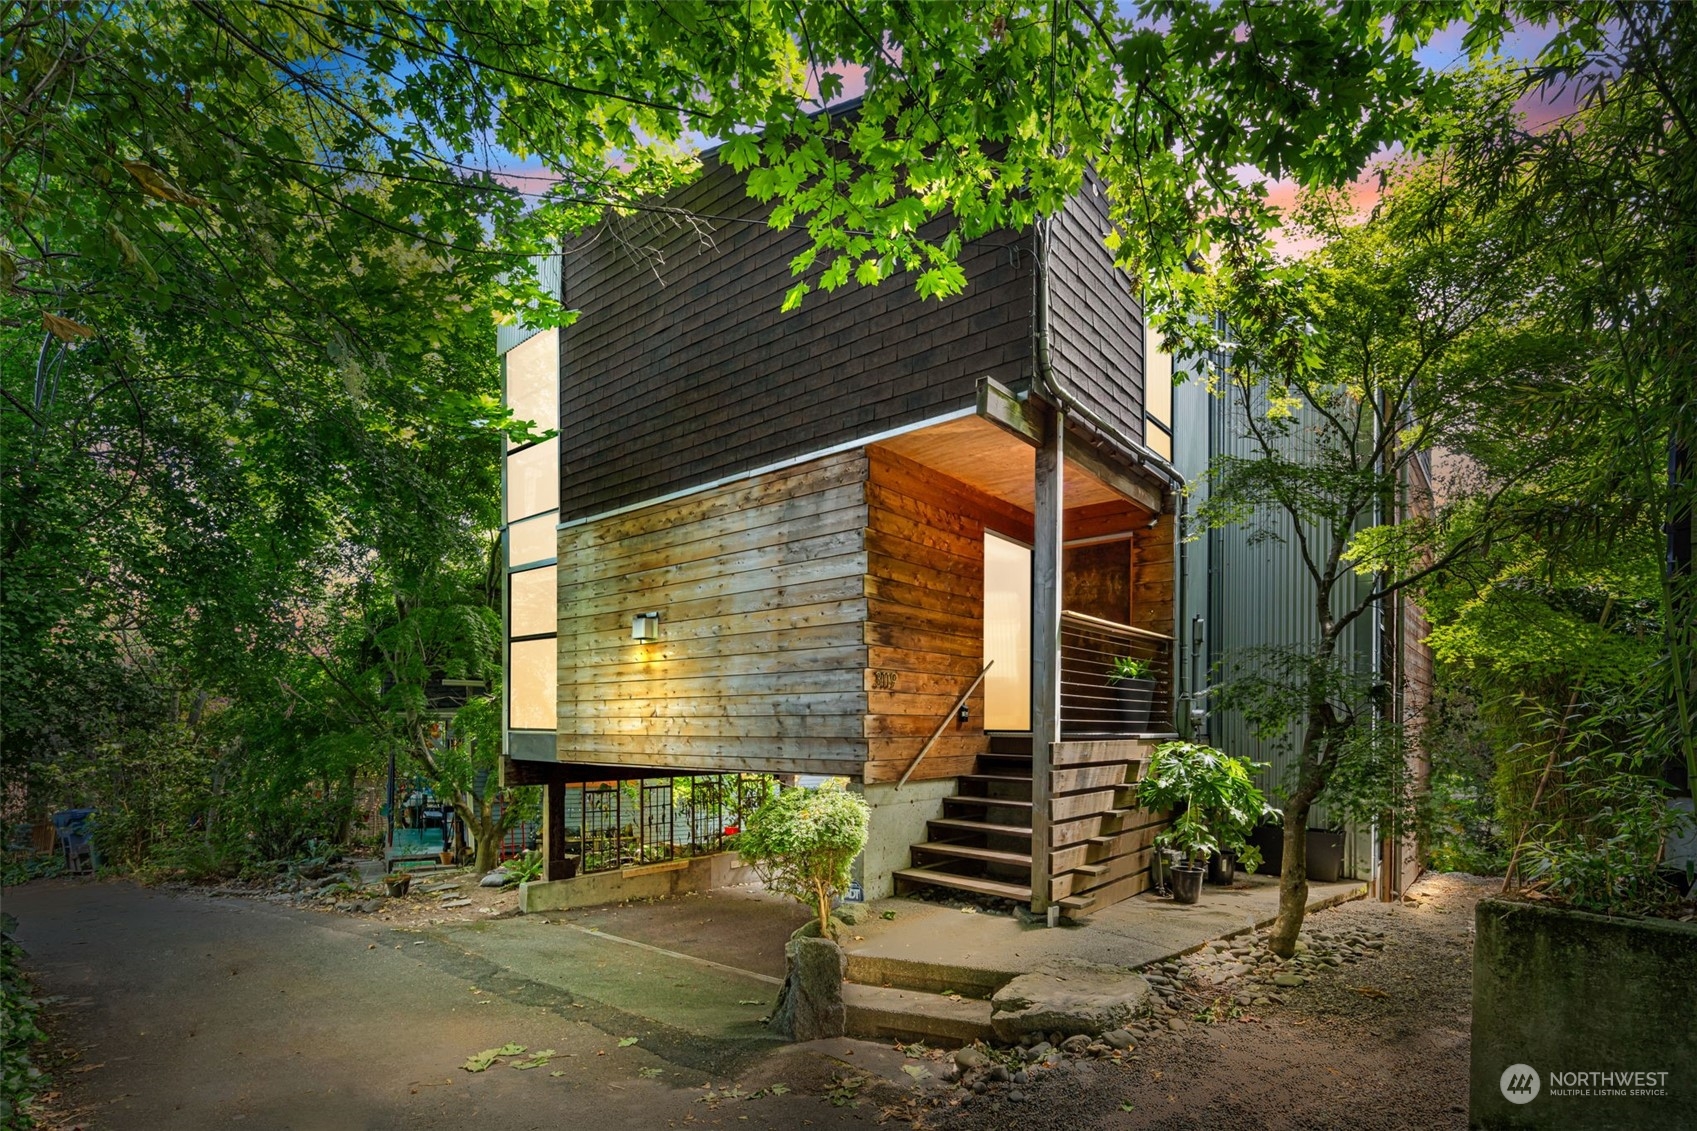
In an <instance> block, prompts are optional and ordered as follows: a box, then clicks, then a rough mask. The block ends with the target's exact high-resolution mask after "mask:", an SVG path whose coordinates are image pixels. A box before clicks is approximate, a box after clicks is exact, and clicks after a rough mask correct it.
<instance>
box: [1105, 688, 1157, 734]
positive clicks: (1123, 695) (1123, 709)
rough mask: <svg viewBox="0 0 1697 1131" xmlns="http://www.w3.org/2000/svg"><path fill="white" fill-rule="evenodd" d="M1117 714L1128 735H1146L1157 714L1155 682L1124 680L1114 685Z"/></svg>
mask: <svg viewBox="0 0 1697 1131" xmlns="http://www.w3.org/2000/svg"><path fill="white" fill-rule="evenodd" d="M1113 687H1114V698H1115V701H1116V702H1115V707H1116V710H1115V713H1116V714H1117V715H1118V716H1119V724H1120V726H1121V728H1122V729H1123V730H1124V732H1125V733H1127V734H1145V733H1147V732H1148V730H1149V720H1150V719H1151V718H1153V717H1154V714H1155V681H1154V680H1152V679H1147V678H1145V679H1122V680H1120V681H1119V682H1118V683H1116V684H1114V685H1113Z"/></svg>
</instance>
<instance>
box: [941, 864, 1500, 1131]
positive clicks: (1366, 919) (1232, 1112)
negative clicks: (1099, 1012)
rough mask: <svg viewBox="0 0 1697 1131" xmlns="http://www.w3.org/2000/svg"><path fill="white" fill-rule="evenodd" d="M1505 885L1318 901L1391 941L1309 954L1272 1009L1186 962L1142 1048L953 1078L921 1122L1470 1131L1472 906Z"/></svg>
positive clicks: (1482, 883) (1454, 884)
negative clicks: (987, 1083) (978, 1082)
mask: <svg viewBox="0 0 1697 1131" xmlns="http://www.w3.org/2000/svg"><path fill="white" fill-rule="evenodd" d="M1499 883H1500V881H1497V880H1490V879H1481V878H1479V877H1472V876H1459V875H1442V876H1433V877H1429V878H1427V879H1425V880H1423V881H1421V882H1420V883H1419V884H1417V885H1415V887H1414V889H1413V890H1412V891H1411V892H1410V893H1409V896H1408V898H1407V899H1405V900H1404V901H1403V902H1402V903H1399V904H1381V903H1375V902H1369V901H1365V900H1361V901H1356V902H1352V903H1346V904H1343V905H1342V906H1339V907H1336V908H1332V909H1330V910H1327V911H1321V912H1317V913H1315V914H1313V915H1310V916H1309V917H1308V922H1307V924H1306V928H1305V936H1308V937H1313V938H1315V939H1322V940H1323V939H1324V938H1325V937H1327V936H1330V937H1343V936H1349V935H1361V936H1366V937H1370V938H1374V939H1378V938H1382V939H1383V946H1382V947H1379V948H1374V949H1367V948H1365V947H1363V948H1360V949H1359V950H1358V951H1357V952H1356V953H1355V954H1353V955H1352V956H1351V957H1350V959H1349V961H1347V962H1345V963H1341V964H1339V965H1337V966H1333V965H1330V964H1328V963H1325V962H1323V961H1321V962H1316V963H1312V964H1308V965H1304V966H1303V967H1301V969H1302V970H1303V973H1302V975H1301V977H1302V984H1301V985H1298V986H1291V987H1286V988H1282V989H1281V990H1280V992H1279V994H1278V996H1279V997H1280V998H1282V1001H1268V1002H1267V1003H1266V1004H1263V1005H1255V1004H1249V1005H1245V1004H1243V1003H1242V1001H1241V1000H1240V999H1241V995H1242V994H1243V993H1244V985H1245V983H1246V981H1247V976H1246V977H1243V978H1237V979H1228V980H1224V981H1219V982H1213V983H1210V981H1209V980H1208V979H1206V978H1199V977H1194V976H1192V975H1193V974H1195V973H1196V971H1195V970H1192V969H1189V968H1186V969H1182V970H1181V973H1180V976H1179V977H1178V978H1177V979H1176V981H1177V982H1178V987H1179V988H1178V992H1176V993H1174V994H1173V995H1171V996H1170V997H1168V998H1167V1006H1168V1008H1167V1011H1166V1012H1164V1013H1162V1014H1160V1015H1158V1016H1157V1017H1156V1018H1154V1019H1152V1020H1151V1021H1150V1022H1149V1023H1146V1024H1145V1025H1143V1026H1141V1028H1142V1030H1143V1031H1142V1032H1141V1033H1140V1034H1139V1037H1140V1039H1139V1041H1138V1043H1137V1044H1136V1046H1135V1047H1134V1048H1132V1049H1130V1050H1128V1051H1126V1052H1125V1053H1123V1054H1119V1055H1117V1056H1102V1055H1098V1056H1095V1057H1080V1058H1072V1057H1068V1058H1064V1059H1061V1060H1059V1062H1058V1063H1056V1064H1055V1065H1054V1066H1053V1067H1048V1068H1040V1069H1036V1070H1033V1071H1031V1072H1030V1073H1029V1081H1028V1082H1027V1083H1026V1084H1025V1085H1024V1086H1023V1087H1020V1088H1018V1089H1017V1091H1018V1092H1019V1094H1020V1096H1021V1098H1020V1099H1019V1100H1017V1101H1016V1100H1014V1099H1012V1098H1011V1095H1012V1093H1013V1092H1014V1091H1015V1089H1014V1088H1013V1087H1011V1086H1006V1085H1004V1086H992V1087H990V1088H987V1089H986V1090H985V1092H984V1093H983V1094H973V1093H972V1092H971V1091H966V1090H963V1089H953V1090H951V1091H950V1092H948V1093H947V1094H945V1095H942V1096H940V1097H938V1098H937V1099H936V1100H935V1101H934V1103H933V1105H932V1107H931V1109H930V1110H929V1111H927V1112H926V1113H925V1114H924V1115H922V1116H921V1117H919V1118H918V1119H916V1120H914V1121H913V1122H914V1123H915V1125H922V1126H927V1127H939V1128H979V1127H987V1126H998V1125H1002V1124H1010V1123H1013V1122H1017V1123H1018V1124H1019V1125H1020V1127H1021V1128H1022V1129H1023V1131H1039V1129H1044V1128H1055V1129H1065V1131H1082V1129H1084V1128H1142V1127H1160V1128H1175V1129H1180V1131H1183V1129H1190V1128H1194V1129H1196V1131H1203V1129H1207V1131H1227V1129H1235V1128H1243V1129H1245V1131H1247V1129H1249V1128H1274V1129H1282V1128H1289V1129H1309V1128H1339V1129H1343V1128H1349V1129H1352V1131H1378V1129H1383V1131H1401V1129H1405V1128H1410V1127H1420V1128H1446V1127H1455V1128H1460V1127H1465V1126H1466V1124H1467V1077H1468V1030H1469V1009H1470V1002H1471V994H1472V967H1471V962H1472V923H1473V907H1474V904H1475V903H1477V902H1478V900H1479V899H1480V898H1481V897H1482V896H1484V895H1487V894H1490V893H1491V892H1493V891H1495V890H1496V887H1497V885H1498V884H1499ZM1324 945H1325V944H1324V942H1323V941H1322V942H1318V943H1316V944H1315V946H1316V949H1317V950H1320V949H1324ZM1251 1001H1252V1002H1253V998H1252V999H1251Z"/></svg>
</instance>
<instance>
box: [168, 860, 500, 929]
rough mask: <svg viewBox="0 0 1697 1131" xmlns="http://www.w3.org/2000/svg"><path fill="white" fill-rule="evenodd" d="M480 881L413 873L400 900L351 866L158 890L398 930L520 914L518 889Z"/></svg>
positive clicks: (467, 874)
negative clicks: (249, 901)
mask: <svg viewBox="0 0 1697 1131" xmlns="http://www.w3.org/2000/svg"><path fill="white" fill-rule="evenodd" d="M480 878H481V877H479V875H478V874H477V873H476V872H474V871H472V870H471V869H469V868H449V869H443V870H439V871H431V872H419V873H416V874H414V875H413V877H412V883H411V885H410V887H409V889H408V892H407V894H406V895H403V896H389V895H387V894H385V891H384V887H383V881H382V880H381V879H371V880H367V879H363V878H362V877H361V874H360V870H359V869H358V868H357V867H351V866H350V867H348V868H346V869H345V870H344V869H338V870H335V871H330V872H328V873H327V874H325V875H321V876H301V875H294V874H290V875H284V876H279V877H277V878H275V879H268V880H258V881H245V880H231V881H229V882H227V883H222V884H218V885H216V886H206V885H198V884H165V885H162V886H163V887H165V888H167V889H169V890H176V891H183V892H191V893H198V894H200V895H205V896H211V897H214V898H219V897H223V898H229V897H236V898H241V899H255V900H260V901H262V902H265V903H276V904H281V905H283V906H286V907H300V908H303V909H306V910H311V911H325V912H335V913H339V914H344V915H357V916H360V917H362V918H369V919H373V920H375V921H377V922H382V923H388V924H390V925H392V926H395V927H400V928H419V927H432V926H439V925H441V924H444V923H472V922H479V921H483V920H489V919H502V918H506V917H507V916H509V915H517V914H518V913H519V896H518V889H517V888H516V887H511V888H486V887H481V886H479V884H478V880H479V879H480Z"/></svg>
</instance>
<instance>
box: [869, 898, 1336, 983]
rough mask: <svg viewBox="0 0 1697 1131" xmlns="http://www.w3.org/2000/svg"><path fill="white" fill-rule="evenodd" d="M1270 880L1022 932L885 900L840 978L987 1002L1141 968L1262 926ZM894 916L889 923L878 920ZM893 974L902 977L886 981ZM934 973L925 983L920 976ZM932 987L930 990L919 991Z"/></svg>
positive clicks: (1015, 926) (1319, 902) (1326, 901)
mask: <svg viewBox="0 0 1697 1131" xmlns="http://www.w3.org/2000/svg"><path fill="white" fill-rule="evenodd" d="M1365 891H1366V888H1365V886H1364V885H1363V884H1362V883H1361V882H1360V881H1356V880H1349V881H1345V882H1343V883H1336V884H1312V885H1310V887H1309V894H1308V899H1309V903H1308V906H1309V909H1310V910H1313V909H1317V908H1320V907H1328V906H1331V905H1332V904H1334V903H1339V902H1342V901H1344V900H1347V899H1353V898H1356V897H1358V896H1360V895H1363V894H1365ZM1278 902H1279V882H1278V878H1277V877H1275V876H1259V875H1250V876H1240V877H1239V878H1238V881H1237V882H1236V883H1235V884H1233V885H1232V886H1231V887H1230V888H1221V887H1214V886H1212V885H1207V886H1205V887H1204V888H1203V892H1202V899H1201V902H1199V903H1196V904H1193V905H1191V906H1188V907H1187V906H1181V905H1180V904H1177V903H1174V902H1173V901H1172V900H1170V899H1158V898H1156V897H1154V896H1148V895H1142V896H1134V897H1133V898H1131V899H1128V900H1125V901H1123V902H1121V903H1116V904H1114V905H1113V906H1111V907H1106V908H1103V909H1102V910H1101V911H1098V912H1097V913H1095V914H1094V915H1092V916H1090V917H1089V919H1088V920H1086V921H1085V922H1084V923H1081V924H1078V925H1075V926H1061V927H1044V926H1039V925H1029V926H1028V925H1026V924H1024V923H1021V922H1020V921H1019V920H1018V919H1014V918H1010V917H1007V916H1002V915H984V914H974V913H969V912H963V911H960V910H957V909H955V908H951V907H946V906H943V905H942V904H938V903H929V902H924V901H921V900H914V899H885V900H879V901H877V902H875V903H873V904H872V905H871V907H872V916H871V919H870V921H869V922H867V923H865V924H863V925H862V926H859V927H856V928H855V934H856V935H857V936H860V937H857V938H854V939H851V940H849V941H848V942H846V944H845V946H844V949H845V950H846V951H847V952H848V953H849V976H850V977H851V978H852V979H854V980H855V981H860V982H867V983H869V984H873V985H881V984H884V983H886V982H894V983H895V984H906V985H908V986H910V987H912V988H923V989H929V990H931V991H932V992H938V991H940V990H942V989H953V990H956V991H958V992H961V993H974V994H976V993H988V992H991V991H993V990H995V989H997V988H999V987H1000V986H1001V985H1003V984H1005V983H1006V982H1007V981H1008V980H1009V979H1010V978H1011V977H1013V976H1015V975H1018V974H1023V973H1028V972H1030V971H1034V970H1044V969H1052V968H1054V967H1056V966H1065V965H1075V964H1089V965H1106V966H1119V967H1132V968H1136V967H1142V966H1147V965H1149V964H1150V963H1154V962H1160V961H1162V960H1163V959H1166V958H1171V957H1173V956H1174V955H1179V954H1185V953H1187V952H1189V951H1192V950H1196V949H1198V948H1200V947H1202V946H1205V945H1207V944H1208V943H1209V942H1211V941H1213V940H1214V939H1218V938H1224V937H1225V936H1227V935H1233V934H1237V933H1239V932H1242V931H1247V930H1252V929H1254V928H1257V927H1262V926H1265V925H1266V924H1268V923H1271V922H1272V920H1273V917H1274V916H1275V914H1276V913H1277V911H1278ZM889 913H893V914H894V918H888V919H886V918H885V917H884V916H885V915H886V914H889ZM898 966H899V967H900V969H901V974H902V977H900V978H895V977H885V976H884V974H883V971H884V970H885V969H886V968H888V969H889V970H891V971H892V972H893V971H894V969H895V968H897V967H898ZM928 966H929V967H933V968H934V979H933V978H927V977H924V976H923V975H922V974H921V973H920V971H922V970H923V969H924V968H925V967H928ZM932 980H935V981H936V982H938V983H939V984H937V985H935V986H932V985H925V984H924V983H925V982H928V981H932Z"/></svg>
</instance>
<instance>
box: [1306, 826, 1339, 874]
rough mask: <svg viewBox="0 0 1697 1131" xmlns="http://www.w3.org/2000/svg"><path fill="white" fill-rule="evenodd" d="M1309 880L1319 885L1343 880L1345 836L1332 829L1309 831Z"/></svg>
mask: <svg viewBox="0 0 1697 1131" xmlns="http://www.w3.org/2000/svg"><path fill="white" fill-rule="evenodd" d="M1308 878H1309V879H1310V880H1312V881H1313V882H1315V883H1317V884H1335V883H1337V882H1338V881H1339V880H1341V879H1343V834H1342V833H1339V832H1332V831H1331V830H1330V829H1309V830H1308Z"/></svg>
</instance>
